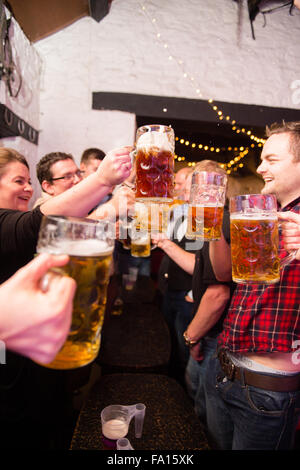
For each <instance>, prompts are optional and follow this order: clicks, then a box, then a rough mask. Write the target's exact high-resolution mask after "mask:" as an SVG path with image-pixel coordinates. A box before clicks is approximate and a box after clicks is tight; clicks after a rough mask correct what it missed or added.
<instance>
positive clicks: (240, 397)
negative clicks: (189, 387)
mask: <svg viewBox="0 0 300 470" xmlns="http://www.w3.org/2000/svg"><path fill="white" fill-rule="evenodd" d="M268 375H272V374H268ZM205 390H206V400H207V402H206V403H207V425H208V432H209V435H210V437H211V438H212V439H213V441H214V442H215V444H216V447H217V448H219V449H233V450H288V449H292V448H293V445H294V437H295V432H296V427H297V423H298V421H299V416H300V391H297V392H272V391H269V390H263V389H260V388H257V387H253V386H250V385H245V384H242V383H241V382H239V381H230V380H228V379H227V378H226V377H225V375H224V372H223V371H222V369H221V366H220V363H219V360H218V358H217V357H216V354H214V355H213V356H212V357H211V359H210V361H209V364H208V367H207V374H206V380H205Z"/></svg>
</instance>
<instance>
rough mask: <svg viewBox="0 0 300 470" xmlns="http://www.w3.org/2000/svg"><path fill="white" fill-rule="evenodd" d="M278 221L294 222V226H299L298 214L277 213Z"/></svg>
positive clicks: (289, 212) (299, 217)
mask: <svg viewBox="0 0 300 470" xmlns="http://www.w3.org/2000/svg"><path fill="white" fill-rule="evenodd" d="M278 218H279V220H283V221H289V222H294V223H296V224H300V214H296V213H295V212H291V211H288V212H278Z"/></svg>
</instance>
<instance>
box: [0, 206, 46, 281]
mask: <svg viewBox="0 0 300 470" xmlns="http://www.w3.org/2000/svg"><path fill="white" fill-rule="evenodd" d="M42 217H43V214H42V213H41V211H40V208H39V206H38V207H36V208H35V209H34V210H32V211H28V212H21V211H16V210H12V209H0V283H2V282H4V281H6V280H7V279H8V278H9V277H10V276H12V275H13V274H14V273H15V272H16V271H17V270H18V269H19V268H21V267H22V266H25V264H27V263H28V262H29V261H30V260H32V258H33V256H34V254H35V250H36V244H37V239H38V233H39V228H40V225H41V221H42Z"/></svg>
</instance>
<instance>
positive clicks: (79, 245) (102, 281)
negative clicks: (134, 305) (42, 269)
mask: <svg viewBox="0 0 300 470" xmlns="http://www.w3.org/2000/svg"><path fill="white" fill-rule="evenodd" d="M114 229H115V227H114V224H112V223H110V222H106V221H96V220H92V219H83V218H77V217H64V216H52V215H49V216H44V217H43V220H42V223H41V227H40V231H39V238H38V243H37V253H49V254H54V255H59V254H65V255H68V256H69V263H68V264H67V265H65V266H63V267H60V268H54V269H51V270H50V271H49V275H48V274H47V273H46V275H45V279H47V276H49V278H50V282H51V271H52V272H54V273H55V272H56V273H59V274H62V275H67V276H70V277H72V278H73V279H75V281H76V284H77V288H76V292H75V296H74V299H73V314H72V322H71V327H70V331H69V334H68V336H67V338H66V341H65V343H64V344H63V346H62V347H61V349H60V351H59V352H58V354H57V355H56V357H55V358H54V360H53V361H52V362H50V363H48V364H43V365H45V366H46V367H49V368H51V369H74V368H77V367H81V366H84V365H86V364H88V363H90V362H91V361H93V360H94V359H95V358H96V356H97V354H98V351H99V347H100V338H101V328H102V324H103V321H104V311H105V306H106V295H107V286H108V281H109V274H110V265H111V260H112V252H113V247H114V238H113V237H114V235H115V230H114ZM42 281H43V279H42ZM46 285H47V282H46Z"/></svg>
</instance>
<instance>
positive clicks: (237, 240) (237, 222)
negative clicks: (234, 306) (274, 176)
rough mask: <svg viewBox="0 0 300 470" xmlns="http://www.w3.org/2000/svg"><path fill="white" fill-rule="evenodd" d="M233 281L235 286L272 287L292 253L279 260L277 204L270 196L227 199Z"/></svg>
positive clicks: (256, 195)
mask: <svg viewBox="0 0 300 470" xmlns="http://www.w3.org/2000/svg"><path fill="white" fill-rule="evenodd" d="M230 236H231V259H232V279H233V281H234V282H237V283H254V284H258V283H260V284H274V283H276V282H278V281H279V278H280V268H281V267H283V266H286V265H287V264H288V263H290V262H291V261H292V260H293V259H294V256H295V253H290V254H289V255H288V256H286V257H284V258H282V259H281V258H280V253H279V233H278V217H277V201H276V197H275V196H274V195H273V194H245V195H240V196H235V197H232V198H230Z"/></svg>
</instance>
